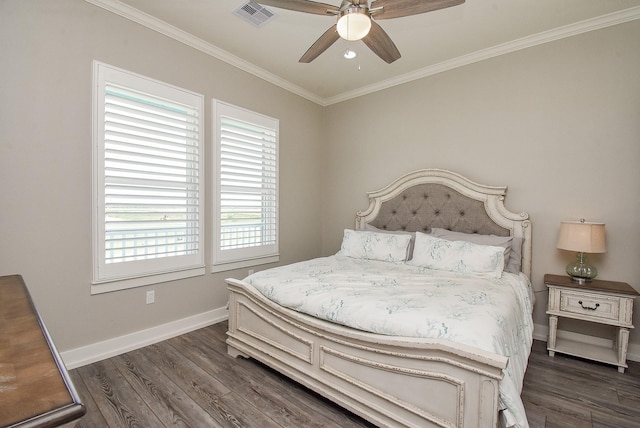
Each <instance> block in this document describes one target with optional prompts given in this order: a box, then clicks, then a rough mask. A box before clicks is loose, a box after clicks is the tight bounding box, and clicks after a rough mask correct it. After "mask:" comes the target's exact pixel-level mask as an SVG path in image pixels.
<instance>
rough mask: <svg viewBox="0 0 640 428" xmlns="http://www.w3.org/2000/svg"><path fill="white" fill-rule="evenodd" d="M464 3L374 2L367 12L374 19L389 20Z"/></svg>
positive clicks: (440, 0) (455, 0)
mask: <svg viewBox="0 0 640 428" xmlns="http://www.w3.org/2000/svg"><path fill="white" fill-rule="evenodd" d="M464 2H465V0H374V1H372V2H371V6H369V10H370V11H371V15H372V16H373V17H374V18H375V19H391V18H400V17H403V16H409V15H418V14H420V13H425V12H431V11H434V10H438V9H444V8H447V7H451V6H457V5H459V4H462V3H464ZM379 8H381V9H379ZM378 9H379V10H378Z"/></svg>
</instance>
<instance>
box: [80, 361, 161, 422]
mask: <svg viewBox="0 0 640 428" xmlns="http://www.w3.org/2000/svg"><path fill="white" fill-rule="evenodd" d="M76 370H78V372H79V373H80V375H81V376H82V379H83V380H84V383H85V385H86V386H87V389H88V390H89V391H90V392H91V396H92V398H93V400H94V401H95V403H96V405H97V407H98V409H99V410H100V413H102V416H103V417H104V419H105V421H106V423H107V426H109V427H162V426H165V425H164V424H163V423H162V422H161V421H160V419H158V418H157V417H156V416H155V415H154V413H153V412H152V411H151V409H150V408H149V407H148V406H147V404H146V403H145V401H144V400H143V399H142V398H141V397H140V396H139V395H138V393H137V392H136V391H135V390H134V389H133V387H132V386H131V385H130V384H129V382H128V381H127V379H125V378H124V376H122V374H120V372H119V371H118V370H117V369H116V368H115V366H114V365H113V359H108V360H104V361H98V362H97V363H93V364H90V365H88V366H84V367H80V368H78V369H76Z"/></svg>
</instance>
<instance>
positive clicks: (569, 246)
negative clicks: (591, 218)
mask: <svg viewBox="0 0 640 428" xmlns="http://www.w3.org/2000/svg"><path fill="white" fill-rule="evenodd" d="M557 247H558V248H559V249H561V250H568V251H577V252H578V254H577V256H576V260H575V261H574V262H571V263H569V264H568V265H567V274H569V276H570V277H571V279H573V280H574V281H576V282H579V283H584V282H586V281H591V280H592V279H593V278H595V277H596V276H597V275H598V270H597V269H596V268H595V266H592V265H590V264H589V263H588V262H587V256H586V253H604V252H605V251H606V247H605V243H604V223H592V222H588V221H585V220H584V219H582V220H580V221H563V222H561V223H560V235H559V236H558V244H557Z"/></svg>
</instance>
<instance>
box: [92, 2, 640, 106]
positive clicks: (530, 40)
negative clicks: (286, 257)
mask: <svg viewBox="0 0 640 428" xmlns="http://www.w3.org/2000/svg"><path fill="white" fill-rule="evenodd" d="M85 1H86V2H87V3H91V4H93V5H95V6H98V7H101V8H103V9H105V10H108V11H109V12H112V13H115V14H117V15H120V16H122V17H123V18H126V19H129V20H131V21H133V22H136V23H138V24H140V25H143V26H145V27H147V28H149V29H151V30H154V31H157V32H158V33H161V34H163V35H165V36H167V37H171V38H172V39H174V40H177V41H179V42H181V43H184V44H185V45H187V46H190V47H192V48H194V49H197V50H199V51H201V52H203V53H205V54H207V55H211V56H212V57H215V58H217V59H219V60H221V61H224V62H226V63H227V64H229V65H231V66H233V67H236V68H239V69H240V70H243V71H246V72H247V73H250V74H253V75H254V76H256V77H259V78H261V79H263V80H265V81H267V82H269V83H272V84H274V85H276V86H279V87H281V88H282V89H285V90H287V91H289V92H292V93H294V94H296V95H299V96H301V97H303V98H306V99H308V100H309V101H312V102H314V103H316V104H319V105H321V106H324V107H326V106H329V105H332V104H337V103H340V102H343V101H347V100H350V99H353V98H358V97H361V96H363V95H367V94H371V93H374V92H378V91H381V90H384V89H388V88H391V87H394V86H397V85H402V84H404V83H409V82H412V81H414V80H418V79H422V78H424V77H428V76H432V75H434V74H438V73H442V72H445V71H448V70H453V69H455V68H459V67H463V66H465V65H469V64H473V63H476V62H480V61H484V60H486V59H490V58H494V57H497V56H500V55H505V54H508V53H512V52H516V51H519V50H522V49H527V48H530V47H533V46H538V45H542V44H545V43H549V42H553V41H556V40H560V39H564V38H566V37H572V36H576V35H578V34H582V33H587V32H590V31H595V30H599V29H602V28H606V27H611V26H614V25H618V24H623V23H625V22H629V21H634V20H636V19H640V6H636V7H632V8H629V9H625V10H621V11H618V12H613V13H609V14H606V15H602V16H599V17H596V18H591V19H587V20H584V21H580V22H576V23H574V24H570V25H565V26H562V27H558V28H554V29H552V30H549V31H544V32H541V33H537V34H533V35H531V36H527V37H523V38H520V39H516V40H512V41H510V42H507V43H503V44H500V45H496V46H492V47H490V48H487V49H482V50H479V51H476V52H472V53H469V54H466V55H462V56H459V57H457V58H452V59H450V60H447V61H443V62H441V63H438V64H434V65H431V66H429V67H425V68H422V69H419V70H416V71H413V72H410V73H406V74H403V75H401V76H397V77H394V78H392V79H387V80H383V81H380V82H378V83H375V84H372V85H367V86H363V87H361V88H358V89H355V90H353V91H348V92H344V93H342V94H340V95H337V96H334V97H329V98H323V97H320V96H318V95H316V94H314V93H312V92H310V91H308V90H306V89H304V88H302V87H300V86H298V85H295V84H293V83H291V82H289V81H288V80H285V79H282V78H280V77H279V76H276V75H275V74H273V73H270V72H268V71H266V70H264V69H262V68H260V67H258V66H256V65H255V64H252V63H250V62H248V61H245V60H243V59H242V58H239V57H237V56H235V55H233V54H231V53H229V52H227V51H225V50H222V49H220V48H218V47H217V46H215V45H213V44H211V43H209V42H206V41H204V40H202V39H200V38H198V37H195V36H194V35H192V34H190V33H187V32H186V31H183V30H181V29H179V28H176V27H174V26H172V25H170V24H168V23H166V22H164V21H161V20H159V19H158V18H155V17H153V16H151V15H149V14H147V13H144V12H142V11H140V10H138V9H135V8H133V7H131V6H129V5H126V4H124V3H122V2H120V1H118V0H85Z"/></svg>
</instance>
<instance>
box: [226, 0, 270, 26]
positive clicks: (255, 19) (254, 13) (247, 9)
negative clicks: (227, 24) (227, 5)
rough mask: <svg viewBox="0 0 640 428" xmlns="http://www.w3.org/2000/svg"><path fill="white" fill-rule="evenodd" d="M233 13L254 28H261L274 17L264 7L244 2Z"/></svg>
mask: <svg viewBox="0 0 640 428" xmlns="http://www.w3.org/2000/svg"><path fill="white" fill-rule="evenodd" d="M233 13H234V15H238V16H239V17H240V18H243V19H244V20H245V21H247V22H249V23H250V24H252V25H254V26H256V27H262V26H263V25H264V23H265V22H267V21H269V20H270V19H271V18H273V17H274V16H275V15H274V13H273V12H271V11H270V10H269V9H267V8H266V7H263V6H261V5H259V4H258V3H255V2H252V1H248V2H246V3H245V4H243V5H242V6H240V7H239V8H238V9H236V10H235V11H234V12H233Z"/></svg>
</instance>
